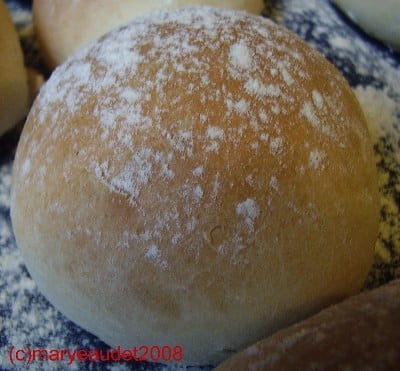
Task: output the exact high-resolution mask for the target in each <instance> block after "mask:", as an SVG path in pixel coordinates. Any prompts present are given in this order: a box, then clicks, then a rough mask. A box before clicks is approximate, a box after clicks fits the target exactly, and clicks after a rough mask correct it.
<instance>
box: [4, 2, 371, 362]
mask: <svg viewBox="0 0 400 371" xmlns="http://www.w3.org/2000/svg"><path fill="white" fill-rule="evenodd" d="M13 179H14V180H13V182H14V186H13V191H12V206H11V209H12V220H13V225H14V229H15V234H16V238H17V241H18V244H19V246H20V247H21V250H22V253H23V255H24V258H25V261H26V264H27V266H28V268H29V270H30V272H31V274H32V276H33V277H34V278H35V280H36V281H37V282H38V285H39V287H40V288H41V289H42V290H43V292H45V293H46V295H47V296H48V297H49V298H50V300H51V301H52V302H53V303H55V304H56V305H57V306H58V307H59V308H61V309H62V310H63V312H64V313H65V314H66V315H67V316H69V317H70V318H71V319H73V320H74V321H76V322H77V323H79V324H80V325H82V326H84V327H85V328H86V329H89V330H90V331H92V332H94V333H95V334H97V335H98V336H100V337H101V338H102V339H103V340H105V341H106V342H107V343H109V344H111V345H121V346H132V344H143V343H148V344H152V343H166V344H173V343H175V344H181V345H183V346H184V349H185V362H187V363H209V362H217V361H220V360H222V359H223V358H225V357H226V356H227V355H229V354H230V353H229V350H232V349H234V350H235V349H241V348H243V347H244V346H246V345H248V344H249V343H251V342H254V341H255V340H257V339H260V338H262V337H264V336H265V335H266V334H269V333H271V332H273V331H275V330H277V329H278V328H281V327H282V326H285V325H287V324H290V323H292V322H293V321H295V320H297V319H300V318H304V317H305V316H306V315H308V314H310V313H313V312H315V311H317V310H319V309H321V308H322V307H323V306H325V305H327V304H329V303H332V302H335V301H338V300H340V299H342V298H343V297H345V296H347V295H350V294H352V293H355V292H356V291H357V290H358V289H359V288H360V287H361V285H362V282H363V280H364V278H365V276H366V273H367V271H368V268H369V266H370V264H371V260H372V254H373V248H374V242H375V239H376V234H377V224H378V192H377V184H376V174H375V167H374V163H373V157H372V148H371V145H370V142H369V138H368V132H367V129H366V125H365V122H364V117H363V115H362V112H361V109H360V107H359V105H358V103H357V101H356V99H355V97H354V95H353V93H352V91H351V89H350V88H349V86H348V85H347V84H346V82H345V81H344V79H343V78H342V77H341V76H340V75H339V73H338V72H337V71H336V70H335V69H334V68H333V67H332V66H331V65H330V64H329V63H328V62H327V61H326V60H325V59H324V58H323V57H322V56H320V55H319V54H317V53H316V52H315V51H314V50H312V49H311V48H310V47H308V46H307V45H306V44H305V43H304V42H302V41H300V40H299V39H298V38H297V37H295V36H294V35H292V34H291V33H289V32H288V31H287V30H285V29H283V28H280V27H278V26H276V25H274V24H273V23H271V22H269V21H268V20H265V19H262V18H261V17H256V16H250V15H245V14H244V13H239V12H233V11H228V10H225V11H224V10H217V9H213V8H207V7H204V8H195V9H187V10H179V11H175V12H172V11H171V12H161V13H158V15H153V16H152V17H144V18H140V19H137V20H136V21H135V22H134V23H132V24H130V25H129V26H127V27H126V28H124V29H121V30H119V31H118V32H114V33H111V34H108V35H107V36H105V37H103V38H102V39H101V40H100V41H99V42H98V43H95V44H93V45H92V46H91V47H90V48H88V49H85V50H82V51H81V52H79V53H78V54H77V55H76V56H75V57H74V58H72V59H70V60H69V61H68V62H66V63H65V64H64V65H63V66H61V67H60V68H59V69H57V70H56V71H55V72H54V74H53V75H52V77H51V79H50V81H49V82H48V83H47V84H46V85H45V86H44V87H43V89H42V90H41V92H40V94H39V97H38V99H37V100H36V102H35V104H34V106H33V108H32V111H31V113H30V116H29V118H28V121H27V124H26V126H25V129H24V132H23V135H22V137H21V141H20V144H19V148H18V151H17V155H16V161H15V168H14V175H13ZM93 308H96V310H95V314H93V310H92V309H93Z"/></svg>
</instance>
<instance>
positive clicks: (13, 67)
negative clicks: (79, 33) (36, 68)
mask: <svg viewBox="0 0 400 371" xmlns="http://www.w3.org/2000/svg"><path fill="white" fill-rule="evenodd" d="M0 53H1V55H0V136H2V135H3V134H4V133H5V132H6V131H8V130H10V129H11V128H12V127H13V126H14V125H16V124H17V123H18V122H19V120H21V119H22V118H23V117H24V116H25V115H26V113H27V109H28V82H27V75H26V71H25V67H24V59H23V54H22V50H21V45H20V42H19V38H18V35H17V32H16V30H15V28H14V24H13V22H12V19H11V16H10V14H9V13H8V9H7V7H6V5H5V3H4V2H3V0H0Z"/></svg>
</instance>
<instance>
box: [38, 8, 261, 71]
mask: <svg viewBox="0 0 400 371" xmlns="http://www.w3.org/2000/svg"><path fill="white" fill-rule="evenodd" d="M200 4H202V5H212V6H221V7H226V8H232V9H239V10H246V11H248V12H251V13H255V14H260V13H261V11H262V9H263V7H264V2H263V0H113V1H110V0H71V1H63V0H34V3H33V14H34V20H35V27H36V32H37V37H38V41H39V46H40V49H41V51H42V54H43V56H44V57H45V60H46V61H47V64H48V66H49V67H50V68H54V67H56V66H57V65H58V64H60V63H62V62H63V61H64V60H65V59H66V58H67V57H68V56H69V55H70V54H72V53H73V52H74V51H76V50H77V49H78V48H79V47H82V46H83V45H85V44H86V43H88V42H89V41H90V40H93V39H95V38H97V37H99V36H101V35H103V34H104V33H106V32H107V31H109V30H111V29H112V28H114V27H117V26H120V25H122V24H124V23H127V22H128V21H130V20H131V19H132V18H134V17H136V16H139V15H142V14H145V13H149V12H152V11H154V10H157V9H161V8H176V7H182V6H192V5H200Z"/></svg>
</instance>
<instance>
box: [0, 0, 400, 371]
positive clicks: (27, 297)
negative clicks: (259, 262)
mask: <svg viewBox="0 0 400 371" xmlns="http://www.w3.org/2000/svg"><path fill="white" fill-rule="evenodd" d="M7 4H8V5H9V8H10V10H11V12H12V14H13V17H14V20H15V23H16V26H17V28H18V30H19V31H20V34H21V42H22V45H23V49H24V53H25V56H26V64H27V65H28V66H31V67H33V68H35V69H38V70H40V69H42V68H43V65H42V62H41V60H40V57H39V56H38V53H37V50H36V46H35V42H34V36H33V35H32V33H29V32H26V30H27V28H26V26H29V25H30V23H31V22H32V19H31V14H30V6H31V2H30V1H22V0H21V1H17V0H7ZM265 15H266V16H270V17H271V18H273V19H274V20H276V21H277V22H278V23H280V24H283V25H285V26H286V27H288V28H289V29H291V30H293V31H294V32H296V33H297V34H298V35H299V36H300V37H302V38H304V39H306V40H307V41H308V42H309V43H311V44H312V45H313V46H314V47H315V48H316V49H318V50H319V51H321V52H322V53H323V54H324V55H325V56H326V57H327V58H328V59H329V60H330V61H331V62H332V63H333V64H334V65H336V66H337V67H338V68H339V70H340V71H341V72H342V73H343V75H344V76H345V78H346V79H347V80H348V81H349V83H350V84H351V86H352V87H353V88H354V90H355V92H356V93H358V96H359V97H361V98H363V97H364V98H365V99H364V101H363V99H361V103H362V106H363V108H364V109H366V110H367V109H368V108H369V107H367V105H369V104H371V103H372V104H373V97H374V96H375V97H378V98H379V97H383V98H384V99H383V102H384V103H385V102H386V103H385V104H382V101H380V102H377V104H378V103H379V104H381V107H382V112H381V116H382V117H387V118H388V119H386V120H384V122H383V121H382V124H381V125H380V127H379V128H377V129H376V130H375V134H374V135H373V136H372V138H373V141H374V150H375V154H376V160H377V161H376V162H377V165H378V170H379V174H380V188H381V195H382V210H381V216H382V225H381V230H380V236H379V241H378V248H377V254H376V262H375V263H374V266H373V268H372V269H371V272H370V274H369V277H368V279H367V281H366V284H365V288H366V289H369V288H372V287H376V286H379V285H381V284H383V283H385V282H387V281H389V280H391V279H393V278H395V277H400V237H399V207H400V188H399V184H400V181H399V180H400V179H399V176H400V154H399V152H400V55H399V54H398V53H396V52H395V51H393V50H391V49H389V48H387V47H385V46H383V45H381V44H380V43H378V42H376V41H374V40H372V39H371V38H369V37H368V36H367V35H365V34H364V33H363V32H362V31H360V30H359V29H357V28H356V27H355V26H354V25H352V24H351V23H350V22H349V21H348V20H347V19H346V18H345V17H344V16H343V15H342V14H341V13H340V12H339V11H338V10H337V9H336V8H335V7H334V6H332V4H331V3H330V2H329V1H327V0H282V1H266V9H265ZM371 97H372V98H371ZM367 98H368V99H367ZM385 110H390V112H387V111H385ZM372 111H373V110H372ZM375 111H376V110H375ZM367 116H368V115H367ZM367 118H368V117H367ZM370 118H373V117H372V116H371V117H370ZM378 119H379V117H378ZM373 124H374V123H372V125H373ZM376 124H377V125H378V124H379V123H376ZM22 125H23V123H21V125H19V126H18V127H17V128H15V129H14V130H13V131H12V132H10V133H8V134H6V135H5V136H4V137H3V138H0V369H1V370H8V369H10V370H11V369H15V367H14V366H13V365H12V364H11V363H10V360H9V352H10V349H11V347H12V346H14V347H15V348H23V349H26V347H27V346H31V347H34V348H43V349H69V350H74V349H88V350H89V349H107V346H106V345H105V344H104V343H102V342H101V341H100V340H98V339H97V338H95V337H94V336H92V335H91V334H89V333H87V332H85V331H84V330H82V329H81V328H79V327H78V326H76V325H74V324H73V323H71V322H70V321H68V319H66V318H65V317H64V316H63V315H62V314H61V313H60V312H59V311H57V310H56V309H55V308H54V307H53V306H52V305H51V304H50V303H49V302H48V301H47V300H46V299H45V298H44V297H43V296H42V295H41V294H40V292H39V291H38V289H37V287H36V285H35V283H34V282H33V281H32V280H31V278H30V276H29V273H28V272H27V270H26V268H25V266H24V264H23V261H22V258H21V256H20V253H19V250H18V248H17V246H16V243H15V239H14V237H13V233H12V227H11V221H10V215H9V213H10V197H9V194H10V188H11V171H12V162H13V156H14V152H15V149H16V146H17V142H18V137H19V133H20V130H21V127H22ZM18 368H19V369H25V368H26V366H25V365H24V364H19V366H18ZM29 369H31V370H36V369H38V370H39V369H40V370H42V369H59V370H62V369H67V370H86V369H87V370H97V369H99V370H111V369H113V370H114V369H121V370H126V369H133V370H145V369H146V370H147V369H163V367H162V366H160V365H151V364H144V363H136V364H135V363H129V364H128V363H124V362H120V363H118V362H114V363H112V362H107V363H102V364H101V363H96V362H91V363H89V362H87V363H80V362H74V363H73V364H72V365H67V364H66V362H65V361H64V362H50V361H43V362H38V361H36V362H34V363H32V364H31V366H30V368H29ZM178 369H179V367H178ZM204 369H209V368H207V367H205V368H204Z"/></svg>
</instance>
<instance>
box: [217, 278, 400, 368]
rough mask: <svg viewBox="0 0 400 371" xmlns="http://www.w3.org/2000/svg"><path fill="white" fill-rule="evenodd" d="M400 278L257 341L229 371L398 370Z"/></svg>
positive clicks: (230, 362) (230, 364) (227, 364)
mask: <svg viewBox="0 0 400 371" xmlns="http://www.w3.org/2000/svg"><path fill="white" fill-rule="evenodd" d="M399 313H400V280H397V281H393V282H391V283H389V284H386V285H384V286H382V287H380V288H378V289H375V290H373V291H368V292H364V293H362V294H359V295H356V296H354V297H352V298H350V299H347V300H345V301H343V302H342V303H340V304H336V305H333V306H331V307H329V308H327V309H325V310H323V311H321V312H320V313H318V314H317V315H315V316H313V317H311V318H308V319H306V320H305V321H302V322H300V323H297V324H295V325H293V326H291V327H289V328H287V329H285V330H281V331H279V332H277V333H276V334H274V335H272V336H270V337H269V338H267V339H265V340H262V341H259V342H258V343H256V344H254V345H252V346H250V347H249V348H247V349H246V350H244V351H242V352H241V353H239V354H237V355H235V356H233V357H232V358H230V359H229V360H227V361H225V362H224V363H222V364H221V365H219V367H217V368H216V371H225V370H226V371H230V370H253V371H257V370H270V371H273V370H277V371H278V370H279V371H281V370H321V371H322V370H349V371H351V370H374V371H379V370H382V371H386V370H397V369H398V367H399V364H400V350H399V344H400V321H399Z"/></svg>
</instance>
